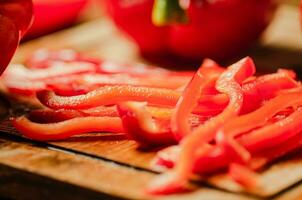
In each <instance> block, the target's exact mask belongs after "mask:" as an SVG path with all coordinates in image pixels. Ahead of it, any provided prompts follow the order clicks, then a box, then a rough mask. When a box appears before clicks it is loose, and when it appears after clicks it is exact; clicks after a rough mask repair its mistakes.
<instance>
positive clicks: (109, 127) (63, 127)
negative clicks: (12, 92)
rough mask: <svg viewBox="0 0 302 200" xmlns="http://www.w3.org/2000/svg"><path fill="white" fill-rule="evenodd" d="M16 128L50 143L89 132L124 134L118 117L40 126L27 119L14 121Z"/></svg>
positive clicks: (35, 138)
mask: <svg viewBox="0 0 302 200" xmlns="http://www.w3.org/2000/svg"><path fill="white" fill-rule="evenodd" d="M12 123H13V125H14V127H15V128H16V129H17V130H19V131H20V132H21V133H22V134H23V135H25V136H26V137H28V138H31V139H34V140H39V141H45V140H46V141H49V140H62V139H66V138H69V137H71V136H74V135H78V134H81V133H87V132H96V131H97V132H113V133H122V132H124V129H123V126H122V123H121V120H120V118H118V117H78V118H73V119H69V120H66V121H62V122H57V123H50V124H40V123H35V122H31V121H30V120H28V119H27V118H26V117H24V116H22V117H18V118H16V119H13V120H12Z"/></svg>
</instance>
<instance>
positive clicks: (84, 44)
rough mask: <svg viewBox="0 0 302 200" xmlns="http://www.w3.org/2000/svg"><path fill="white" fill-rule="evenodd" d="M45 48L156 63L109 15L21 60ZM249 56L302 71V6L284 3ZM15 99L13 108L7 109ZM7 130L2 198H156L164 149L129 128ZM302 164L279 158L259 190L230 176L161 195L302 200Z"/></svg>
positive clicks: (1, 143) (268, 65)
mask: <svg viewBox="0 0 302 200" xmlns="http://www.w3.org/2000/svg"><path fill="white" fill-rule="evenodd" d="M289 22H290V23H289ZM283 29H286V30H287V31H283ZM281 30H282V31H281ZM39 48H48V49H61V48H72V49H76V50H78V51H80V52H84V53H85V54H88V55H91V56H95V57H100V58H103V59H109V60H114V61H118V62H127V63H136V62H142V63H148V62H147V61H146V60H144V59H143V58H141V57H140V56H139V54H138V49H137V47H136V46H135V45H134V44H133V43H132V42H131V40H129V38H127V36H125V35H123V34H122V33H121V32H119V31H118V30H117V29H116V28H115V27H114V25H113V24H112V22H111V21H110V20H108V19H106V18H102V19H98V20H94V21H90V22H86V23H83V24H80V25H78V26H76V27H73V28H70V29H68V30H64V31H62V32H58V33H55V34H52V35H49V36H46V37H43V38H40V39H36V40H34V41H30V42H27V43H24V44H23V45H22V46H21V48H20V49H19V50H18V52H17V54H16V56H15V58H14V61H13V62H22V61H23V60H24V58H26V57H27V56H28V55H30V54H31V53H32V52H33V51H35V50H37V49H39ZM243 54H248V55H251V56H252V57H253V58H255V60H256V63H257V64H258V65H259V66H260V67H261V69H260V70H261V71H272V70H274V69H275V68H277V67H280V66H287V65H288V66H292V67H293V68H294V69H296V70H297V71H301V69H302V68H301V66H302V60H301V58H302V57H301V56H302V38H301V33H300V30H299V26H298V12H297V9H296V8H294V7H290V6H283V7H281V8H280V9H279V10H278V12H277V14H276V20H275V21H274V22H273V23H272V25H271V26H270V27H269V29H268V31H267V32H266V33H265V34H264V36H263V39H262V42H261V44H259V45H257V46H255V47H254V48H253V49H252V50H250V51H248V52H245V53H243ZM192 67H194V66H192ZM0 99H1V100H2V102H0V103H1V105H2V106H0V108H1V107H2V110H3V112H1V113H4V114H3V115H7V114H8V113H16V112H20V110H22V108H23V107H22V106H21V103H20V102H16V101H15V100H14V101H13V102H12V99H8V100H9V101H10V103H9V102H7V101H6V100H5V98H0ZM30 101H32V99H30ZM9 105H10V106H11V108H10V109H7V108H8V107H9ZM0 110H1V109H0ZM12 111H13V112H12ZM0 131H1V134H0V197H1V196H3V197H8V198H16V199H42V198H43V199H70V198H74V199H104V198H108V199H109V198H113V199H115V198H127V199H155V197H150V196H148V195H146V194H145V193H144V192H143V188H144V187H145V186H146V184H148V182H150V180H152V179H153V178H154V177H156V176H157V174H158V172H156V171H154V170H152V169H151V168H150V165H151V162H152V159H153V158H154V155H155V153H156V151H155V150H149V151H144V150H140V149H138V148H137V144H136V143H135V142H134V141H131V140H129V139H128V138H127V137H126V136H125V135H123V134H120V135H113V134H104V133H96V134H85V135H81V136H77V137H73V138H70V139H68V140H64V141H56V142H50V143H40V142H34V141H30V140H27V139H25V138H22V137H21V136H20V135H19V134H18V133H16V132H15V130H14V129H13V128H12V127H11V125H10V123H9V122H8V121H7V120H4V121H2V123H1V124H0ZM301 166H302V159H301V158H300V157H299V154H295V155H294V157H288V158H286V159H284V160H282V161H279V162H277V163H274V164H273V165H272V166H270V167H269V168H267V169H266V170H265V171H263V172H262V175H261V187H260V188H257V189H256V190H253V191H243V190H242V188H241V187H240V186H239V185H237V184H235V183H234V182H232V181H230V180H229V178H228V177H226V176H225V175H223V174H222V175H218V176H214V177H211V178H209V179H207V180H202V181H201V182H198V183H196V182H194V183H192V186H193V187H196V188H197V189H195V190H194V191H192V192H190V193H185V194H177V195H171V196H163V197H157V198H158V199H201V200H212V199H213V200H216V199H226V200H233V199H234V200H237V199H263V198H275V199H278V200H288V199H301V198H302V189H301V187H302V186H300V184H299V182H300V181H301V180H302V167H301Z"/></svg>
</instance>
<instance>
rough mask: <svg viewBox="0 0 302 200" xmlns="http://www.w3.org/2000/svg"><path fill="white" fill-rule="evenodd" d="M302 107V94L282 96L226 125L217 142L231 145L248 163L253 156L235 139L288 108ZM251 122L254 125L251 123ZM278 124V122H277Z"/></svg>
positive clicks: (294, 93)
mask: <svg viewBox="0 0 302 200" xmlns="http://www.w3.org/2000/svg"><path fill="white" fill-rule="evenodd" d="M297 105H302V93H301V92H293V93H287V94H282V95H279V96H277V97H275V98H274V99H272V100H270V101H268V102H266V103H265V105H264V106H262V107H260V108H259V109H257V110H256V111H254V112H251V113H249V114H246V115H242V116H239V117H236V118H234V119H233V120H232V121H230V122H228V123H226V124H225V125H224V127H223V129H222V130H221V131H220V132H219V133H218V134H217V138H216V141H217V143H218V144H221V145H223V146H225V145H229V146H231V147H232V148H233V150H235V152H236V153H237V154H238V155H239V156H240V158H241V159H242V161H248V160H249V159H250V158H251V156H250V154H249V152H248V151H247V150H245V149H244V148H243V147H242V146H240V145H239V144H238V143H237V142H235V137H236V136H238V135H240V134H242V133H246V132H248V131H251V130H253V129H256V128H259V127H262V126H264V125H265V124H266V123H267V122H268V121H269V120H270V119H271V118H273V116H274V115H276V114H277V113H279V112H280V111H282V110H284V109H286V108H287V107H292V106H297ZM251 121H252V122H253V123H251ZM276 123H278V122H276Z"/></svg>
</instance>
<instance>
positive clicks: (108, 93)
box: [37, 85, 180, 109]
mask: <svg viewBox="0 0 302 200" xmlns="http://www.w3.org/2000/svg"><path fill="white" fill-rule="evenodd" d="M179 96H180V94H179V93H178V92H176V91H174V90H168V89H159V88H148V87H137V86H130V85H125V86H104V87H101V88H99V89H97V90H94V91H91V92H89V93H87V94H85V95H78V96H72V97H63V96H57V95H55V94H54V92H51V91H40V92H38V93H37V98H38V99H39V100H40V102H41V103H42V104H44V105H45V106H47V107H49V108H55V109H60V108H66V109H86V108H92V107H96V106H101V105H112V104H116V103H119V102H121V101H146V102H148V103H152V104H159V105H166V106H173V105H175V104H176V102H177V100H178V98H179Z"/></svg>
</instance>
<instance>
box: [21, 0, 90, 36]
mask: <svg viewBox="0 0 302 200" xmlns="http://www.w3.org/2000/svg"><path fill="white" fill-rule="evenodd" d="M87 2H88V0H33V4H34V21H33V25H32V26H31V28H30V29H29V31H28V33H27V34H26V38H33V37H38V36H41V35H44V34H47V33H50V32H53V31H56V30H59V29H61V28H64V27H66V26H68V25H71V24H72V23H73V22H74V21H75V20H76V18H77V17H78V16H79V14H80V12H81V11H82V9H83V8H84V7H85V5H86V3H87Z"/></svg>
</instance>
